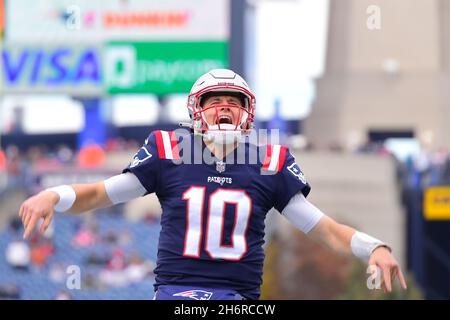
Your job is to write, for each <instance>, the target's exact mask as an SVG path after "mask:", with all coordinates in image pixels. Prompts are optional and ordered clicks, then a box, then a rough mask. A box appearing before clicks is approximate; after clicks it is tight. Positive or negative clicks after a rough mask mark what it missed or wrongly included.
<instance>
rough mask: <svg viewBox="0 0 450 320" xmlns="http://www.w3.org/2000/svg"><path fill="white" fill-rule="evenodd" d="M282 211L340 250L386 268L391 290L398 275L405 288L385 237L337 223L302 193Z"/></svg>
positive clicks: (386, 281) (386, 277) (296, 224)
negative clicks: (384, 240)
mask: <svg viewBox="0 0 450 320" xmlns="http://www.w3.org/2000/svg"><path fill="white" fill-rule="evenodd" d="M283 215H284V216H285V217H286V218H287V219H288V220H289V221H290V222H291V223H293V224H294V225H295V226H296V227H298V228H299V229H300V230H302V231H303V232H304V233H305V234H307V235H308V237H310V238H311V239H313V240H315V241H317V242H319V243H321V244H323V245H325V246H327V247H329V248H331V249H332V250H334V251H335V252H338V253H340V254H345V255H350V254H353V255H355V256H356V257H358V258H360V259H361V260H363V261H365V262H366V263H368V264H369V265H376V266H377V267H379V268H381V270H382V271H383V281H384V283H385V288H386V290H387V291H388V292H391V291H392V285H391V283H392V281H393V280H394V279H395V278H396V277H397V276H398V277H399V280H400V284H401V285H402V287H403V288H404V289H406V282H405V280H404V277H403V274H402V271H401V269H400V266H399V264H398V262H397V261H396V260H395V258H394V257H393V255H392V254H391V249H390V248H389V247H388V246H387V245H386V244H385V243H383V242H382V241H380V240H378V239H375V238H373V237H371V236H369V235H367V234H365V233H362V232H359V231H357V230H355V229H353V228H351V227H349V226H346V225H344V224H340V223H337V222H336V221H335V220H333V219H332V218H330V217H328V216H327V215H325V214H324V213H323V212H321V211H320V210H319V209H318V208H316V207H315V206H314V205H313V204H312V203H310V202H309V201H308V200H307V199H306V198H305V197H304V196H303V195H301V194H298V195H296V196H294V197H293V198H292V200H291V201H290V202H289V204H288V205H287V206H286V208H285V209H284V210H283Z"/></svg>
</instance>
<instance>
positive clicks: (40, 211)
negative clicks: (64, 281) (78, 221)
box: [19, 69, 406, 300]
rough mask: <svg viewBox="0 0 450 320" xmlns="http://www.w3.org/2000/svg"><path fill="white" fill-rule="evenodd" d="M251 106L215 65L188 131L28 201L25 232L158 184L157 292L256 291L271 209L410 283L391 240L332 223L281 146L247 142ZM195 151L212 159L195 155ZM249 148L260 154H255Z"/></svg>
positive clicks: (199, 86)
mask: <svg viewBox="0 0 450 320" xmlns="http://www.w3.org/2000/svg"><path fill="white" fill-rule="evenodd" d="M255 106H256V100H255V97H254V95H253V93H252V91H251V90H250V88H249V86H248V85H247V83H246V82H245V81H244V79H243V78H242V77H241V76H239V75H238V74H236V73H235V72H233V71H231V70H228V69H215V70H211V71H210V72H208V73H206V74H204V75H203V76H201V77H200V78H199V79H198V80H197V81H196V82H195V83H194V85H193V86H192V90H191V92H190V94H189V96H188V99H187V109H188V112H189V115H190V119H191V121H190V122H189V123H187V124H184V125H185V126H187V127H188V128H189V130H184V129H183V130H184V131H185V134H179V132H178V130H177V131H172V132H167V131H154V132H152V133H150V135H149V136H148V137H147V139H146V140H145V143H144V145H143V146H142V148H141V149H140V150H138V151H137V153H136V155H135V156H134V157H133V159H132V160H131V162H130V164H129V165H128V166H127V167H126V168H125V169H124V170H123V172H122V173H121V174H118V175H116V176H113V177H111V178H109V179H106V180H105V181H99V182H97V183H92V184H75V185H61V186H56V187H53V188H49V189H46V190H44V191H42V192H40V193H38V194H37V195H35V196H33V197H31V198H29V199H27V200H26V201H25V202H24V203H23V204H22V206H21V207H20V210H19V215H20V217H21V219H22V221H23V224H24V228H25V232H24V237H25V238H28V237H29V236H30V235H31V234H32V232H33V231H34V229H35V227H36V225H37V224H38V221H39V220H43V222H42V224H41V226H40V230H39V231H40V232H45V230H46V228H47V227H48V226H49V224H50V223H51V221H52V217H53V215H54V212H55V211H57V212H70V213H74V214H75V213H82V212H85V211H88V210H92V209H96V208H101V207H107V206H111V205H114V204H118V203H123V202H126V201H129V200H131V199H134V198H137V197H141V196H145V195H147V194H150V193H153V192H154V193H156V195H157V197H158V199H159V201H160V203H161V207H162V211H163V213H162V216H161V232H160V236H159V243H158V258H157V264H156V269H155V274H156V279H155V285H154V286H155V299H197V300H203V299H258V298H259V296H260V286H261V283H262V271H263V262H264V250H263V247H262V245H263V243H264V227H265V224H264V221H265V217H266V214H267V212H268V211H269V210H270V209H271V208H275V209H277V210H278V211H279V212H280V213H281V214H282V215H283V216H284V217H285V218H286V219H288V220H289V221H290V222H291V223H292V224H293V225H294V226H295V227H297V228H298V229H300V230H301V231H302V232H304V233H305V234H307V235H308V236H309V237H311V238H312V239H314V240H316V241H318V242H320V243H322V244H324V245H326V246H328V247H330V248H331V249H333V250H335V251H336V252H338V253H342V254H348V255H350V254H353V255H354V256H356V257H358V258H360V259H362V260H364V261H365V262H367V263H368V264H369V265H375V266H377V267H378V268H379V269H381V270H382V279H383V284H384V287H385V290H386V291H388V292H390V291H391V290H392V283H393V280H394V279H395V278H398V279H399V281H400V284H401V286H402V287H403V288H404V289H406V283H405V280H404V277H403V274H402V271H401V270H400V267H399V264H398V263H397V261H396V260H395V258H394V257H393V255H392V253H391V248H390V247H389V245H388V244H386V243H384V242H382V241H381V240H378V239H376V238H374V237H371V236H369V235H367V234H365V233H362V232H359V231H357V230H355V229H353V228H351V227H348V226H346V225H343V224H339V223H337V222H336V221H334V220H333V219H331V218H330V217H328V216H327V215H325V214H324V213H323V212H322V211H321V210H320V209H318V208H317V207H315V206H314V205H313V204H312V203H310V202H309V201H308V200H307V196H308V194H309V193H310V191H311V186H310V185H309V184H308V182H307V181H306V179H305V176H304V174H303V172H302V171H301V169H300V167H299V165H298V164H297V163H296V160H295V159H294V157H293V156H292V154H291V153H290V151H289V149H288V148H287V147H285V146H282V145H271V144H269V145H264V146H257V145H254V144H251V143H249V142H248V141H245V136H248V135H249V134H250V133H251V132H252V130H253V127H254V112H255ZM198 154H200V155H201V158H202V159H203V158H204V155H205V154H210V160H211V161H209V162H206V161H200V162H199V161H197V160H198ZM252 154H258V155H262V156H260V157H258V158H256V160H255V161H251V159H250V158H251V155H252ZM242 160H244V161H242Z"/></svg>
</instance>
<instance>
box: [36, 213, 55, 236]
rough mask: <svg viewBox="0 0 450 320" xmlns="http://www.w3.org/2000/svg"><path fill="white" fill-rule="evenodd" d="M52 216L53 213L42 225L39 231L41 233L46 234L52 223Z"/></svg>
mask: <svg viewBox="0 0 450 320" xmlns="http://www.w3.org/2000/svg"><path fill="white" fill-rule="evenodd" d="M52 216H53V213H50V214H48V215H47V216H46V217H45V219H44V222H43V223H42V224H41V228H40V229H39V232H40V233H44V232H45V230H47V228H48V226H49V225H50V223H51V222H52Z"/></svg>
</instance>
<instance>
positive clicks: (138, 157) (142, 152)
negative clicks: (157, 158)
mask: <svg viewBox="0 0 450 320" xmlns="http://www.w3.org/2000/svg"><path fill="white" fill-rule="evenodd" d="M151 157H152V154H151V153H150V152H149V151H148V150H147V148H146V147H145V146H143V147H142V148H140V149H139V151H138V152H136V154H135V155H134V157H133V160H132V161H131V164H130V168H134V167H136V166H137V165H138V164H140V163H142V162H144V161H145V160H147V159H150V158H151Z"/></svg>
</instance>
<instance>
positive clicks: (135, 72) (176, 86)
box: [104, 41, 228, 95]
mask: <svg viewBox="0 0 450 320" xmlns="http://www.w3.org/2000/svg"><path fill="white" fill-rule="evenodd" d="M227 66H228V43H227V42H225V41H217V42H113V43H109V44H107V46H106V48H105V52H104V70H105V82H106V86H107V91H108V92H109V93H153V94H161V95H164V94H170V93H186V92H189V90H190V89H191V86H192V84H193V83H194V81H195V80H196V79H197V78H198V77H199V76H200V75H202V74H203V73H205V72H207V71H209V70H211V69H215V68H225V67H227Z"/></svg>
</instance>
